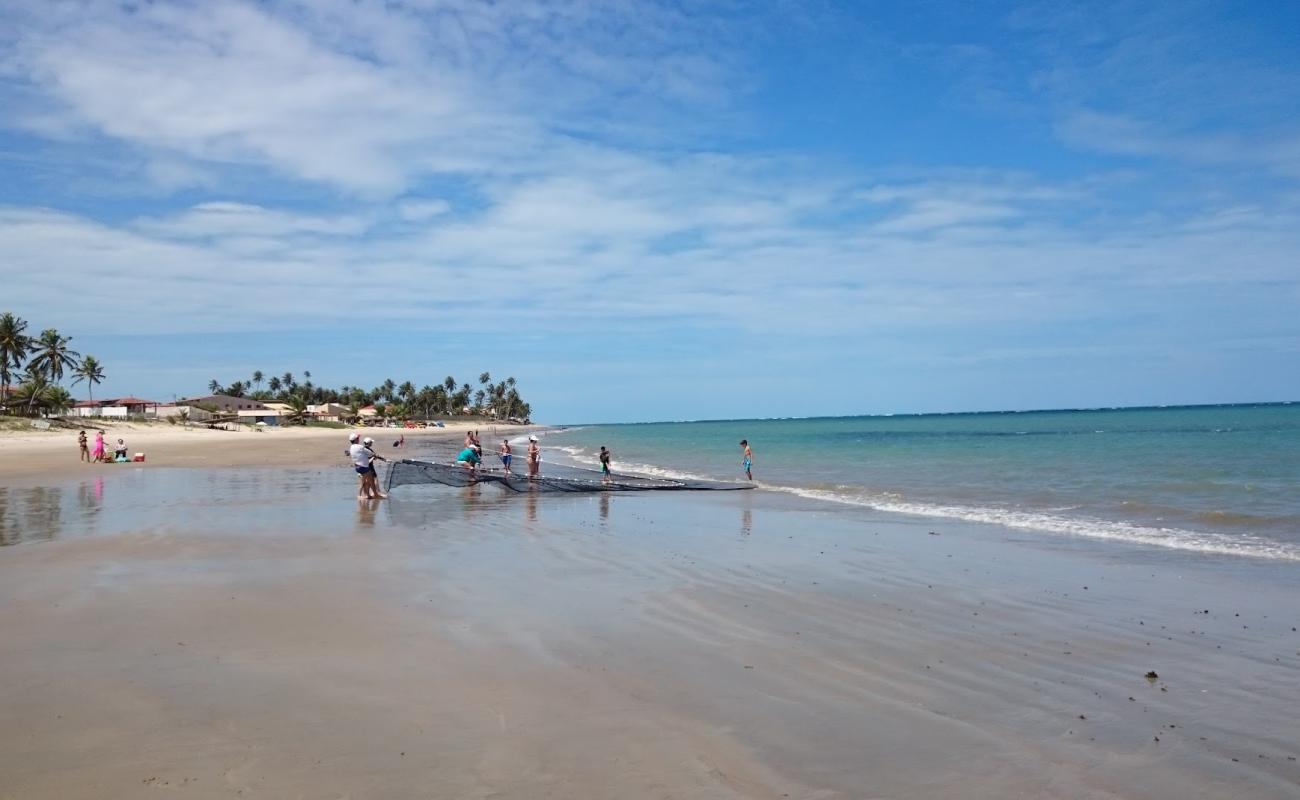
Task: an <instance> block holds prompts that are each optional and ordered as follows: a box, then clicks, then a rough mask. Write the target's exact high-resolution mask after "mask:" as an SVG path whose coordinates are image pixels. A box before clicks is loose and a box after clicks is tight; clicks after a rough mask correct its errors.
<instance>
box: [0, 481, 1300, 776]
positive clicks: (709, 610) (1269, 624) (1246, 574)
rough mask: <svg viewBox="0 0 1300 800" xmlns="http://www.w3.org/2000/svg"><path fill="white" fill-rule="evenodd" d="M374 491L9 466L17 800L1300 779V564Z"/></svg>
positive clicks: (10, 697)
mask: <svg viewBox="0 0 1300 800" xmlns="http://www.w3.org/2000/svg"><path fill="white" fill-rule="evenodd" d="M101 477H102V478H103V479H102V480H100V478H101ZM351 488H352V482H351V476H350V475H349V474H348V473H347V472H346V470H342V469H337V468H313V469H291V470H272V469H243V470H216V469H175V470H158V471H152V472H150V471H148V470H145V469H142V468H135V469H134V470H133V471H131V472H121V473H113V474H110V475H107V476H96V478H94V479H88V480H79V481H70V482H64V483H57V484H56V483H51V482H48V481H46V482H44V483H42V482H39V481H29V482H27V483H23V484H18V485H15V484H13V483H12V482H7V483H6V485H5V486H4V488H3V489H0V540H3V541H6V542H11V543H17V546H13V547H3V548H0V608H3V609H4V611H5V613H4V615H3V616H0V717H2V718H3V719H5V720H6V724H5V725H4V726H0V798H5V800H9V798H14V799H15V800H16V799H17V798H24V800H26V799H27V798H102V797H140V796H149V793H148V792H147V791H146V790H148V789H154V788H160V789H167V790H171V791H175V792H176V793H177V794H178V795H179V796H187V797H213V798H217V797H276V798H279V797H345V796H351V797H488V796H493V797H519V798H534V797H566V798H567V797H620V798H643V797H644V798H650V797H683V798H688V797H689V798H696V797H720V798H721V797H727V798H733V797H747V798H748V797H754V798H768V797H771V798H781V797H804V798H841V797H843V798H850V797H852V798H864V797H866V798H871V797H880V798H884V797H890V798H934V797H952V798H959V797H960V798H972V797H974V798H983V797H987V798H995V797H996V798H1005V797H1061V798H1110V797H1125V798H1132V797H1142V798H1171V800H1172V799H1173V798H1189V797H1190V798H1223V797H1252V798H1284V797H1294V796H1296V794H1297V792H1300V767H1298V766H1297V762H1296V761H1295V760H1294V759H1295V758H1296V757H1297V756H1300V734H1297V726H1296V725H1295V723H1294V713H1295V710H1296V709H1297V708H1300V680H1297V678H1298V677H1300V633H1297V632H1296V631H1295V626H1297V625H1300V598H1298V597H1297V593H1296V592H1295V591H1294V587H1295V577H1296V573H1295V569H1294V567H1293V566H1289V565H1274V564H1260V563H1257V562H1255V561H1248V560H1242V561H1225V560H1222V559H1205V558H1187V559H1186V560H1183V561H1173V562H1171V561H1170V559H1169V557H1168V554H1164V553H1161V554H1150V553H1146V552H1144V551H1142V550H1141V549H1139V548H1131V547H1123V546H1111V545H1108V546H1105V547H1100V546H1097V545H1096V544H1095V543H1073V542H1070V541H1053V542H1041V541H1031V540H1028V539H1027V538H1026V537H1025V536H1024V534H1023V533H1019V534H1018V533H1015V532H1012V531H1009V530H1003V529H999V528H996V527H993V526H978V525H947V524H945V525H943V526H942V527H941V528H936V527H935V526H934V525H933V524H931V523H928V522H926V521H919V522H918V521H915V520H909V519H907V518H900V517H890V516H885V515H879V514H873V513H871V512H868V511H864V510H860V509H839V508H828V507H826V506H821V505H817V504H815V503H812V502H811V501H803V500H800V499H798V498H788V497H783V496H775V495H767V494H762V493H741V494H732V493H728V494H726V495H707V494H699V495H671V496H665V495H657V496H648V495H641V496H618V497H609V496H604V497H574V496H543V497H537V496H519V495H514V494H509V493H503V492H501V491H500V490H498V489H494V488H492V487H483V488H480V489H469V490H456V489H447V488H442V487H438V488H435V487H402V488H401V489H399V490H397V492H395V493H394V497H393V498H392V499H391V500H389V501H386V502H372V503H361V504H358V503H357V502H356V501H355V500H353V499H351V497H350V494H351ZM932 532H933V533H932ZM1206 611H1208V612H1209V613H1203V612H1206ZM1152 670H1154V671H1156V672H1157V674H1158V677H1156V678H1154V679H1151V680H1148V679H1146V678H1145V677H1144V676H1145V675H1146V674H1147V672H1148V671H1152Z"/></svg>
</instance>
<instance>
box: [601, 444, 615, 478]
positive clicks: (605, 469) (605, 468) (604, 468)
mask: <svg viewBox="0 0 1300 800" xmlns="http://www.w3.org/2000/svg"><path fill="white" fill-rule="evenodd" d="M610 457H611V453H610V452H609V451H608V450H606V449H605V445H603V444H602V445H601V446H600V481H601V483H609V480H610V478H611V477H613V476H612V474H611V473H610V471H609V459H610Z"/></svg>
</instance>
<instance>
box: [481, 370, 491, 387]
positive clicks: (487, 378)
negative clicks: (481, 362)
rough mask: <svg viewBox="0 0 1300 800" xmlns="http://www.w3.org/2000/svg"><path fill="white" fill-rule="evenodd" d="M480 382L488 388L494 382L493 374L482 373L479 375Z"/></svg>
mask: <svg viewBox="0 0 1300 800" xmlns="http://www.w3.org/2000/svg"><path fill="white" fill-rule="evenodd" d="M478 382H479V383H481V384H483V385H484V386H487V385H488V384H489V383H491V382H492V373H490V372H480V373H479V374H478Z"/></svg>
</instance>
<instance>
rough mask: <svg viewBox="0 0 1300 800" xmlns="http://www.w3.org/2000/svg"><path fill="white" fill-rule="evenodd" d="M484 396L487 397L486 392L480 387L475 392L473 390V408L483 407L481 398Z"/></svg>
mask: <svg viewBox="0 0 1300 800" xmlns="http://www.w3.org/2000/svg"><path fill="white" fill-rule="evenodd" d="M485 397H487V392H485V391H483V390H482V389H479V390H478V391H477V392H475V393H474V407H475V408H482V407H483V399H484V398H485Z"/></svg>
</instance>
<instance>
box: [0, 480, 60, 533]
mask: <svg viewBox="0 0 1300 800" xmlns="http://www.w3.org/2000/svg"><path fill="white" fill-rule="evenodd" d="M62 519H63V490H62V489H61V488H58V487H54V486H33V487H25V488H7V487H0V546H4V545H12V544H19V543H21V542H39V541H48V540H50V539H53V538H55V537H56V536H57V535H58V533H59V527H60V523H61V520H62Z"/></svg>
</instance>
